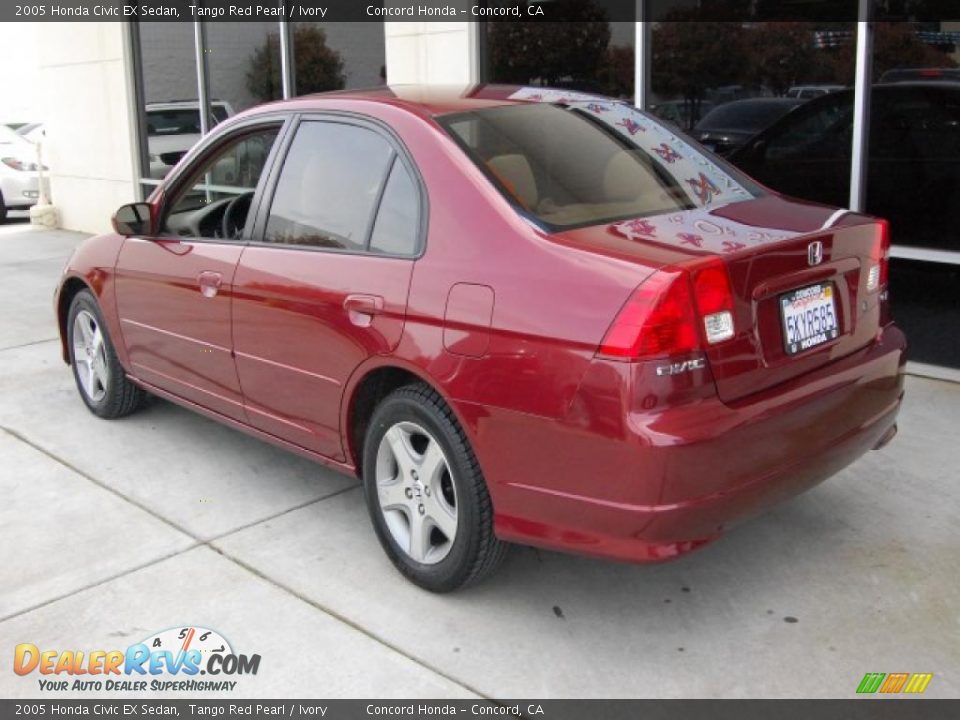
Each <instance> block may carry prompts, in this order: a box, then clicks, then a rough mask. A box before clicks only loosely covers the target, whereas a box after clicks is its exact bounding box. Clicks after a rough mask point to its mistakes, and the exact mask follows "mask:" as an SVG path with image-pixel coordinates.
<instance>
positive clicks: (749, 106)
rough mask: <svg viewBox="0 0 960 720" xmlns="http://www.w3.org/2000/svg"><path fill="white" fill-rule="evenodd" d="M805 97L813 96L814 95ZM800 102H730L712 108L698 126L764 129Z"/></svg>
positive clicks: (703, 127)
mask: <svg viewBox="0 0 960 720" xmlns="http://www.w3.org/2000/svg"><path fill="white" fill-rule="evenodd" d="M804 97H812V95H808V96H804ZM798 104H799V103H789V102H756V103H754V102H750V103H728V104H726V105H720V106H719V107H717V108H714V109H713V110H711V111H710V112H709V113H708V114H707V116H706V117H705V118H703V120H701V121H700V125H699V126H698V128H699V129H705V128H736V129H738V130H763V129H764V128H766V127H767V126H768V125H772V124H773V123H774V122H775V121H776V120H779V119H780V117H781V116H782V115H786V114H787V113H788V112H789V111H790V110H792V109H793V108H795V107H796V106H797V105H798Z"/></svg>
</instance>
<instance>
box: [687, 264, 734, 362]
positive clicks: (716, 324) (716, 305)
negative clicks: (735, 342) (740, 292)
mask: <svg viewBox="0 0 960 720" xmlns="http://www.w3.org/2000/svg"><path fill="white" fill-rule="evenodd" d="M693 294H694V297H695V298H696V300H697V310H698V311H699V312H700V317H702V318H703V331H704V335H705V336H706V339H707V343H709V344H710V345H714V344H716V343H719V342H723V341H724V340H729V339H730V338H732V337H733V334H734V333H733V291H732V290H731V289H730V277H729V276H728V275H727V268H726V266H725V265H724V264H723V261H722V260H720V259H719V258H710V259H708V260H706V261H704V262H703V264H702V265H701V266H700V267H699V268H698V269H696V270H694V271H693Z"/></svg>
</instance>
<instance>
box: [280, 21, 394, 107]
mask: <svg viewBox="0 0 960 720" xmlns="http://www.w3.org/2000/svg"><path fill="white" fill-rule="evenodd" d="M291 27H292V35H293V47H294V55H295V57H294V66H295V68H296V89H297V95H308V94H310V93H316V92H323V91H325V90H340V89H342V88H347V89H350V88H365V87H375V86H377V85H383V84H384V82H385V81H386V50H385V48H384V29H383V23H382V22H338V23H303V22H298V23H292V25H291Z"/></svg>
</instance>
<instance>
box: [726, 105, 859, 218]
mask: <svg viewBox="0 0 960 720" xmlns="http://www.w3.org/2000/svg"><path fill="white" fill-rule="evenodd" d="M852 128H853V96H852V94H851V93H849V92H844V93H833V94H831V95H827V96H825V97H822V98H818V99H816V100H811V101H810V102H808V103H807V104H806V105H804V106H803V107H802V108H799V109H798V110H796V111H794V112H792V113H790V114H788V115H786V116H785V117H784V118H782V119H781V120H779V121H778V122H776V123H774V124H773V125H772V126H771V127H769V128H767V129H766V130H764V131H763V132H761V133H760V134H759V135H757V136H756V137H755V138H753V139H752V140H750V141H749V142H747V143H746V144H745V145H744V146H743V147H742V148H740V149H739V150H737V151H735V152H734V153H732V154H731V155H730V156H729V158H728V159H729V160H730V162H732V163H733V164H734V165H736V166H737V167H739V168H740V169H742V170H743V171H744V172H746V173H747V174H748V175H750V176H751V177H753V178H755V179H757V180H759V181H760V182H762V183H763V184H764V185H766V186H768V187H770V188H772V189H774V190H776V191H778V192H781V193H784V194H785V195H791V196H794V197H799V198H804V199H806V200H814V201H818V202H822V203H827V204H830V205H837V206H840V207H846V206H847V204H848V203H849V202H850V147H851V133H852Z"/></svg>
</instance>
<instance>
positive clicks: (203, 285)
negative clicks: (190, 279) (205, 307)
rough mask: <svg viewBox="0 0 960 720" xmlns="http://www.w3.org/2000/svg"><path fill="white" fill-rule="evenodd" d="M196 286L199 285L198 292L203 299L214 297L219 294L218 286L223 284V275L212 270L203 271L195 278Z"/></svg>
mask: <svg viewBox="0 0 960 720" xmlns="http://www.w3.org/2000/svg"><path fill="white" fill-rule="evenodd" d="M197 284H199V285H200V292H201V293H202V294H203V296H204V297H208V298H212V297H216V295H217V293H218V292H220V285H222V284H223V275H221V274H220V273H218V272H213V271H212V270H204V271H203V272H202V273H200V275H199V276H197Z"/></svg>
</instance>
